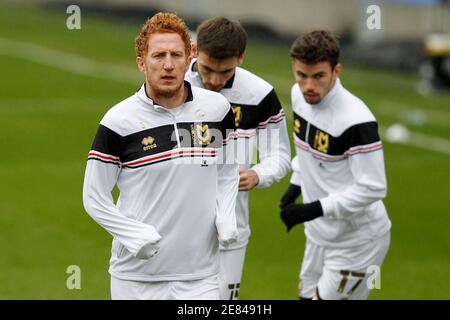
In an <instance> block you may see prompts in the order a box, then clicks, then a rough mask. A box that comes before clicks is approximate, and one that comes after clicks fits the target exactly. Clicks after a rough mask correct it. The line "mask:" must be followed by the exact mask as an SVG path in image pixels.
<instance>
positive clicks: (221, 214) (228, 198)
mask: <svg viewBox="0 0 450 320" xmlns="http://www.w3.org/2000/svg"><path fill="white" fill-rule="evenodd" d="M233 134H234V116H233V113H232V111H231V109H230V111H229V112H228V113H227V115H226V116H225V118H224V119H223V121H222V137H223V138H224V139H223V147H222V148H221V152H220V153H221V155H220V156H219V164H218V165H217V175H218V177H217V198H216V227H217V232H218V234H219V242H220V244H221V245H222V246H224V247H227V246H228V245H230V244H232V243H233V242H235V241H236V240H237V236H238V230H237V223H236V211H235V208H236V198H237V194H238V189H239V165H238V163H237V161H236V150H235V143H234V141H235V140H234V138H233Z"/></svg>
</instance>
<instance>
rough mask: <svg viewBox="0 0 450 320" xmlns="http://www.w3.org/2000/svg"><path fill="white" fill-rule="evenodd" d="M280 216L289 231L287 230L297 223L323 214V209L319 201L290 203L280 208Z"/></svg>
mask: <svg viewBox="0 0 450 320" xmlns="http://www.w3.org/2000/svg"><path fill="white" fill-rule="evenodd" d="M280 216H281V220H283V222H284V224H285V225H286V227H287V231H288V232H289V230H291V229H292V228H293V227H294V226H295V225H297V224H299V223H303V222H307V221H311V220H314V219H316V218H318V217H321V216H323V210H322V205H321V204H320V201H314V202H311V203H301V204H295V203H291V204H289V205H288V206H287V207H285V208H284V209H282V210H281V213H280Z"/></svg>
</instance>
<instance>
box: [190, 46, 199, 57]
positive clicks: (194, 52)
mask: <svg viewBox="0 0 450 320" xmlns="http://www.w3.org/2000/svg"><path fill="white" fill-rule="evenodd" d="M197 54H198V48H197V42H191V57H192V58H197Z"/></svg>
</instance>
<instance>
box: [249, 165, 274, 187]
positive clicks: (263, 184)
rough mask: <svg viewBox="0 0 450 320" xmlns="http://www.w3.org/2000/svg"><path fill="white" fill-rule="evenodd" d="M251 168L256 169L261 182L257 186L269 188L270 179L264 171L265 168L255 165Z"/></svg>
mask: <svg viewBox="0 0 450 320" xmlns="http://www.w3.org/2000/svg"><path fill="white" fill-rule="evenodd" d="M250 170H253V171H255V172H256V174H257V175H258V179H259V182H258V184H257V185H256V188H258V189H262V188H267V187H268V186H270V180H269V179H268V178H267V176H266V175H265V174H264V172H262V171H263V169H262V168H261V167H258V166H253V167H251V168H250Z"/></svg>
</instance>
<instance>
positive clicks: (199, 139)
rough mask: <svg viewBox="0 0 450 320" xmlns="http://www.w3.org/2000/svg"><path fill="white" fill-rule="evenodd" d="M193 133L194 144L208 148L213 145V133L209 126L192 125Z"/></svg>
mask: <svg viewBox="0 0 450 320" xmlns="http://www.w3.org/2000/svg"><path fill="white" fill-rule="evenodd" d="M191 133H192V139H193V140H194V144H197V145H201V146H206V145H208V144H210V143H211V133H210V132H209V127H208V125H207V124H204V125H201V124H195V125H191Z"/></svg>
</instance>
